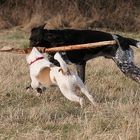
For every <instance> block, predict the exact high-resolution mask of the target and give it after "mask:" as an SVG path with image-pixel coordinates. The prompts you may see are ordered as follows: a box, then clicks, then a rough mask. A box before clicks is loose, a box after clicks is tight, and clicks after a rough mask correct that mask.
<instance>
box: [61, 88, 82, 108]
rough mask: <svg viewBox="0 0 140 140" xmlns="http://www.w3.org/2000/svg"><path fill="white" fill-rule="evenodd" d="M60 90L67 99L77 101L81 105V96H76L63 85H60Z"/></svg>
mask: <svg viewBox="0 0 140 140" xmlns="http://www.w3.org/2000/svg"><path fill="white" fill-rule="evenodd" d="M60 90H61V92H62V94H63V95H64V96H65V97H66V98H67V99H69V100H70V101H73V102H78V103H79V104H80V106H81V107H83V98H82V97H79V96H77V95H76V94H75V92H74V91H73V90H69V89H66V88H65V86H64V87H63V86H61V87H60Z"/></svg>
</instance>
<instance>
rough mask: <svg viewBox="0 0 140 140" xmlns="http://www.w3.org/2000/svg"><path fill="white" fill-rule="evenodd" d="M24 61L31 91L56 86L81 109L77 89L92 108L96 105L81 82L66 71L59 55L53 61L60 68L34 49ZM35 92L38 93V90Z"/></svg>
mask: <svg viewBox="0 0 140 140" xmlns="http://www.w3.org/2000/svg"><path fill="white" fill-rule="evenodd" d="M26 59H27V62H28V64H29V65H30V77H31V87H32V88H33V89H41V86H45V87H48V86H50V85H57V86H58V87H59V88H60V91H61V92H62V94H63V95H64V96H65V97H66V98H67V99H69V100H70V101H75V102H78V103H79V104H80V105H81V107H82V106H83V98H82V97H79V96H77V95H76V94H75V92H76V89H77V88H79V89H80V90H81V92H82V93H84V94H85V95H86V96H87V98H88V99H89V100H90V101H91V103H92V104H93V105H94V106H95V105H96V103H95V102H94V99H93V97H92V95H90V94H89V92H88V90H87V89H86V87H85V85H84V84H83V82H82V80H81V79H80V78H79V77H78V75H77V74H74V73H72V72H71V71H70V70H69V69H68V67H67V65H66V63H65V62H64V60H63V59H62V58H61V55H60V54H59V53H56V54H55V56H54V59H56V60H57V61H58V62H59V63H60V67H57V66H54V65H53V64H52V63H51V62H49V61H48V60H47V59H46V58H44V57H43V55H42V54H41V53H40V52H39V51H38V50H37V49H36V48H35V47H34V48H33V49H32V51H31V53H30V54H29V55H28V56H27V57H26ZM37 91H38V92H39V90H37ZM38 94H39V93H38Z"/></svg>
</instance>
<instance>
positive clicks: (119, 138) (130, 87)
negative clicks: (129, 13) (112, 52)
mask: <svg viewBox="0 0 140 140" xmlns="http://www.w3.org/2000/svg"><path fill="white" fill-rule="evenodd" d="M119 34H121V35H125V36H128V37H133V38H136V39H139V40H140V34H132V33H119ZM28 36H29V34H27V33H24V32H22V31H21V30H19V29H17V28H14V29H11V30H1V31H0V48H1V47H3V46H10V47H27V46H28ZM134 51H135V61H136V64H137V65H138V66H140V50H139V49H134ZM72 67H74V66H73V65H72ZM29 83H30V79H29V69H28V65H27V63H26V61H25V56H24V55H16V54H9V53H1V54H0V140H139V139H140V87H139V84H137V83H135V82H134V81H132V80H131V79H129V78H127V77H125V76H124V75H123V74H122V73H121V72H120V70H119V69H118V68H117V66H116V65H115V64H114V62H113V61H112V60H109V59H105V58H102V57H101V58H96V59H93V60H91V61H89V62H88V64H87V72H86V86H87V87H88V89H89V91H90V92H91V93H92V95H94V97H95V100H96V101H97V103H98V107H97V109H94V108H93V107H92V105H91V104H90V103H89V101H88V100H87V98H85V101H86V102H85V106H84V108H83V109H81V108H80V106H79V105H78V104H76V103H71V102H70V101H68V100H67V99H66V98H65V97H63V95H62V94H61V93H60V91H59V89H58V88H49V89H48V91H47V92H46V93H45V94H44V95H42V96H41V97H37V96H36V95H35V92H32V93H27V92H26V90H25V87H26V86H27V85H28V84H29ZM81 96H82V95H81Z"/></svg>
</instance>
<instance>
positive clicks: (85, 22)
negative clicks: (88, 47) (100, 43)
mask: <svg viewBox="0 0 140 140" xmlns="http://www.w3.org/2000/svg"><path fill="white" fill-rule="evenodd" d="M139 13H140V1H138V0H129V1H127V0H111V1H110V0H0V22H1V24H0V28H9V27H13V26H17V25H21V26H22V27H24V28H25V29H30V28H31V27H33V26H36V25H39V24H42V23H44V22H46V23H47V27H48V28H68V27H69V28H109V29H112V30H116V29H117V30H125V31H126V30H127V31H128V30H129V31H139V29H140V15H139Z"/></svg>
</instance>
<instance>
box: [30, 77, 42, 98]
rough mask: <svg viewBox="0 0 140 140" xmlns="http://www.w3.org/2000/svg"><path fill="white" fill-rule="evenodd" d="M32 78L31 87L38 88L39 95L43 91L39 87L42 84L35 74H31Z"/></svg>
mask: <svg viewBox="0 0 140 140" xmlns="http://www.w3.org/2000/svg"><path fill="white" fill-rule="evenodd" d="M31 80H32V82H31V87H32V88H33V89H36V91H37V96H39V95H40V94H41V93H42V89H41V88H40V87H39V85H40V84H39V82H38V80H37V79H36V78H35V77H34V76H31Z"/></svg>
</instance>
